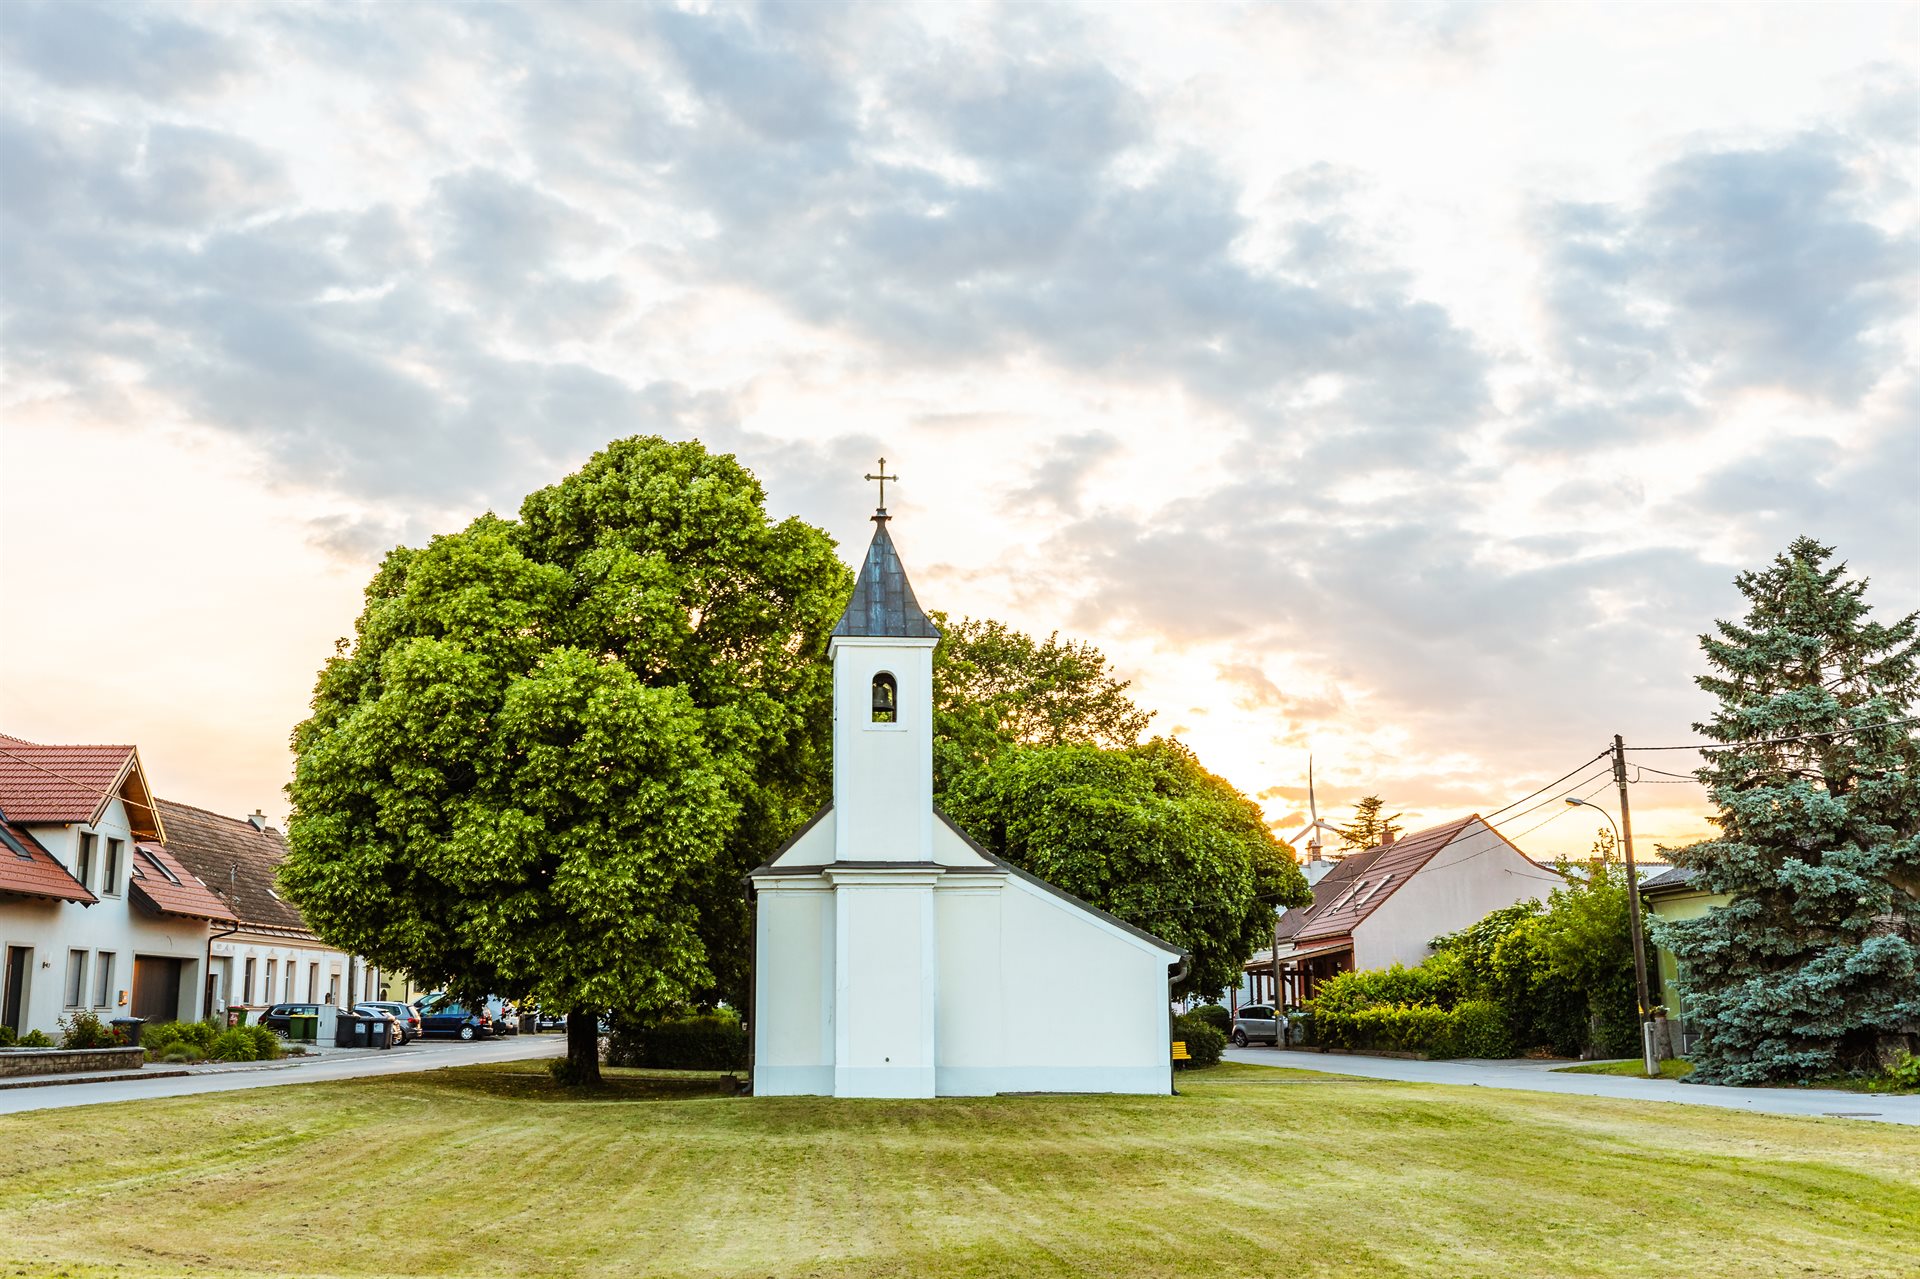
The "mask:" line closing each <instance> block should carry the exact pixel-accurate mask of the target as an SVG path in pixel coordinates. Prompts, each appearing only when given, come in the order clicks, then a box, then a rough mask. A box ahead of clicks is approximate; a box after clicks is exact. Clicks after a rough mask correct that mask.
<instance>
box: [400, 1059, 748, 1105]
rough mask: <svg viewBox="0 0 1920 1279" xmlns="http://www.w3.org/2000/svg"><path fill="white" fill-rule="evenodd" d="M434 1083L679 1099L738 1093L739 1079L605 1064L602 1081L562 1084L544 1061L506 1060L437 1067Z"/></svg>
mask: <svg viewBox="0 0 1920 1279" xmlns="http://www.w3.org/2000/svg"><path fill="white" fill-rule="evenodd" d="M433 1083H434V1084H435V1086H436V1087H438V1088H441V1089H443V1090H444V1091H447V1092H451V1093H462V1094H466V1095H468V1096H484V1097H492V1098H495V1099H497V1100H500V1101H540V1102H581V1101H596V1102H605V1101H677V1100H684V1099H686V1098H692V1097H736V1096H739V1095H740V1088H741V1085H740V1080H739V1078H738V1077H736V1076H734V1075H729V1074H721V1073H718V1072H715V1071H705V1070H633V1069H624V1068H620V1067H612V1066H609V1067H605V1068H603V1069H602V1071H601V1076H600V1082H599V1083H598V1084H592V1085H587V1086H584V1087H583V1086H579V1085H571V1084H563V1083H561V1082H559V1081H558V1080H556V1079H555V1078H554V1077H553V1075H552V1074H551V1073H550V1072H549V1071H548V1070H547V1068H546V1065H545V1063H542V1062H508V1063H503V1064H501V1065H498V1066H461V1067H456V1068H454V1069H452V1070H444V1071H436V1072H435V1075H434V1079H433Z"/></svg>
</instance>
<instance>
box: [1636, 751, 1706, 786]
mask: <svg viewBox="0 0 1920 1279" xmlns="http://www.w3.org/2000/svg"><path fill="white" fill-rule="evenodd" d="M1627 749H1628V750H1632V749H1633V747H1631V746H1629V747H1627ZM1634 768H1636V769H1638V770H1639V771H1640V772H1642V773H1658V774H1659V775H1660V776H1662V777H1677V778H1679V779H1680V780H1681V781H1683V782H1692V783H1694V784H1695V785H1699V784H1700V779H1699V778H1698V777H1695V776H1694V775H1693V774H1692V773H1669V772H1668V771H1667V770H1666V769H1664V768H1655V767H1653V765H1651V764H1635V765H1634ZM1633 780H1634V781H1635V782H1638V781H1639V780H1640V779H1639V778H1638V777H1636V778H1634V779H1633ZM1648 785H1658V783H1657V782H1649V783H1648Z"/></svg>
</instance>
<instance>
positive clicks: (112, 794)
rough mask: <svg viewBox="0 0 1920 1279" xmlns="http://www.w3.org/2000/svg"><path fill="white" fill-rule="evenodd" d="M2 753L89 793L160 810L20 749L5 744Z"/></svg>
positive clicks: (147, 808) (0, 752)
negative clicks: (30, 756) (55, 767)
mask: <svg viewBox="0 0 1920 1279" xmlns="http://www.w3.org/2000/svg"><path fill="white" fill-rule="evenodd" d="M128 750H129V751H131V750H132V748H131V747H129V748H128ZM0 755H5V756H6V757H7V758H8V759H10V760H13V761H14V762H15V763H18V764H25V765H26V766H27V767H28V768H33V769H38V770H39V771H40V772H43V773H45V774H46V775H47V776H48V777H51V778H54V779H55V780H56V781H62V782H65V783H67V785H69V786H77V787H79V788H80V790H81V791H82V792H83V793H85V794H87V795H90V796H100V797H104V798H106V799H114V798H116V797H117V798H118V799H119V800H120V802H121V803H123V804H129V805H131V806H132V807H134V808H144V809H146V810H147V811H148V812H150V813H157V812H158V811H159V810H158V809H156V808H155V807H154V806H153V805H152V804H147V803H143V802H141V801H140V800H137V799H128V798H127V797H126V796H125V795H121V794H120V793H119V792H118V791H110V790H101V789H100V788H99V787H97V786H95V785H94V784H93V783H92V782H83V781H81V780H80V779H79V778H77V777H68V776H67V775H66V774H65V773H56V772H54V771H53V770H52V769H51V768H48V767H47V766H46V765H45V764H36V763H34V762H33V761H32V760H30V759H28V758H27V757H26V756H25V755H22V754H20V753H19V752H18V751H10V750H8V749H7V748H6V747H4V746H0Z"/></svg>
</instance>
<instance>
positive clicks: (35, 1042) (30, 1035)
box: [14, 1030, 53, 1048]
mask: <svg viewBox="0 0 1920 1279" xmlns="http://www.w3.org/2000/svg"><path fill="white" fill-rule="evenodd" d="M14 1047H16V1048H51V1047H53V1040H51V1039H49V1038H47V1032H46V1031H44V1030H29V1031H28V1032H27V1033H26V1034H24V1035H22V1036H20V1042H19V1043H17V1044H15V1045H14Z"/></svg>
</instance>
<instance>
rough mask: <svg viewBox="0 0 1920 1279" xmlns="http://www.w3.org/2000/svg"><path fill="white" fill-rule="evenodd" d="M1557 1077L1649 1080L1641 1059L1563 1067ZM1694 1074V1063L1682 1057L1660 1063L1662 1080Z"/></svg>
mask: <svg viewBox="0 0 1920 1279" xmlns="http://www.w3.org/2000/svg"><path fill="white" fill-rule="evenodd" d="M1553 1073H1554V1074H1556V1075H1625V1076H1627V1077H1628V1078H1630V1079H1648V1078H1651V1076H1649V1075H1648V1074H1647V1067H1646V1063H1644V1062H1642V1061H1641V1060H1640V1059H1639V1058H1637V1057H1636V1058H1634V1059H1633V1060H1632V1061H1596V1062H1592V1063H1589V1064H1588V1065H1585V1066H1561V1067H1559V1068H1558V1069H1556V1070H1555V1071H1554V1072H1553ZM1692 1073H1693V1063H1692V1062H1690V1061H1687V1060H1685V1059H1684V1058H1680V1057H1669V1058H1667V1059H1666V1060H1665V1061H1663V1062H1661V1063H1660V1078H1662V1079H1685V1078H1686V1077H1687V1076H1688V1075H1690V1074H1692Z"/></svg>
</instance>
